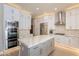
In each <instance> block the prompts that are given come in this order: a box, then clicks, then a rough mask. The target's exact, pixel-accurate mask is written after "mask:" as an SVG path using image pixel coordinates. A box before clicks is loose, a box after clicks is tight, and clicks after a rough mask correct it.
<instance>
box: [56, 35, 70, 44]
mask: <svg viewBox="0 0 79 59" xmlns="http://www.w3.org/2000/svg"><path fill="white" fill-rule="evenodd" d="M55 41H56V42H57V43H60V44H63V45H70V39H69V38H68V37H66V36H61V35H58V36H56V37H55Z"/></svg>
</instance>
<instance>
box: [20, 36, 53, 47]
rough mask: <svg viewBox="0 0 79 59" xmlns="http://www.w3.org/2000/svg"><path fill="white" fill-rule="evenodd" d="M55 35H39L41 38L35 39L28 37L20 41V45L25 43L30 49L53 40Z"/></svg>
mask: <svg viewBox="0 0 79 59" xmlns="http://www.w3.org/2000/svg"><path fill="white" fill-rule="evenodd" d="M53 38H54V35H39V36H33V37H27V38H22V39H19V42H20V43H23V44H24V45H26V46H27V47H28V48H30V47H32V46H35V45H37V44H39V43H42V42H45V41H47V40H50V39H53Z"/></svg>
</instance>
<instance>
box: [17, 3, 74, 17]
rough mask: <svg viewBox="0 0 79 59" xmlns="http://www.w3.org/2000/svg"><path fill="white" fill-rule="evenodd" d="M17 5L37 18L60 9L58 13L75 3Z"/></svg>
mask: <svg viewBox="0 0 79 59" xmlns="http://www.w3.org/2000/svg"><path fill="white" fill-rule="evenodd" d="M17 5H19V6H21V7H23V9H25V10H27V11H30V12H31V13H32V15H33V16H37V15H40V14H42V13H45V12H55V8H58V9H57V11H59V10H62V9H64V8H66V7H68V6H71V5H73V3H17ZM36 8H39V10H36Z"/></svg>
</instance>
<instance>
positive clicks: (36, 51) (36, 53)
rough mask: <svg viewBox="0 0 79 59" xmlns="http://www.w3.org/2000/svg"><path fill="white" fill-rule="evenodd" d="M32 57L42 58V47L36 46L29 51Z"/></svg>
mask: <svg viewBox="0 0 79 59" xmlns="http://www.w3.org/2000/svg"><path fill="white" fill-rule="evenodd" d="M29 54H30V56H40V45H36V46H34V47H31V48H30V49H29Z"/></svg>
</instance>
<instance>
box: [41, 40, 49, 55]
mask: <svg viewBox="0 0 79 59" xmlns="http://www.w3.org/2000/svg"><path fill="white" fill-rule="evenodd" d="M40 52H41V53H40V55H41V56H47V55H48V41H46V42H44V43H42V44H41V50H40Z"/></svg>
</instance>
